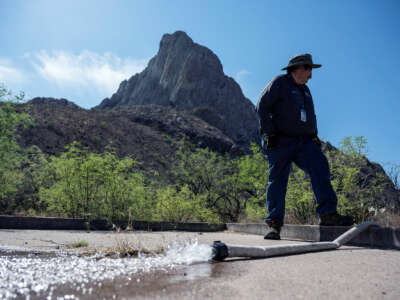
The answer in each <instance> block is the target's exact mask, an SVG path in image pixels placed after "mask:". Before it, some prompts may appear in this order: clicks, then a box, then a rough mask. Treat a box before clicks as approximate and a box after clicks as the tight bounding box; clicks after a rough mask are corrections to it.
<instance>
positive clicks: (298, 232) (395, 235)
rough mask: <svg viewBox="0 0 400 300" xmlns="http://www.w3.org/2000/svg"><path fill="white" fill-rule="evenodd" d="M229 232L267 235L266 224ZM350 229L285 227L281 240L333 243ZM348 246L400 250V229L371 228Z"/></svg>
mask: <svg viewBox="0 0 400 300" xmlns="http://www.w3.org/2000/svg"><path fill="white" fill-rule="evenodd" d="M226 226H227V228H228V230H230V231H234V232H245V233H251V234H258V235H265V234H266V232H267V227H266V225H265V224H237V223H228V224H226ZM349 228H350V227H343V226H317V225H285V226H283V227H282V231H281V238H282V239H287V240H303V241H310V242H320V241H321V242H322V241H333V240H334V239H336V238H337V237H338V236H339V235H341V234H342V233H344V232H345V231H347V230H348V229H349ZM346 245H354V246H369V247H378V248H389V249H400V228H397V229H394V228H382V227H370V228H369V229H368V230H366V231H364V232H362V233H361V234H360V235H359V236H357V237H356V238H354V239H353V240H352V241H350V242H349V243H347V244H346Z"/></svg>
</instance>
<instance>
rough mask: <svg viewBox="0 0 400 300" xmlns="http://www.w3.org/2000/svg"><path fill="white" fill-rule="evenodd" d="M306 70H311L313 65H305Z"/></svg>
mask: <svg viewBox="0 0 400 300" xmlns="http://www.w3.org/2000/svg"><path fill="white" fill-rule="evenodd" d="M303 68H304V70H306V71H307V70H311V69H312V67H311V66H310V65H303Z"/></svg>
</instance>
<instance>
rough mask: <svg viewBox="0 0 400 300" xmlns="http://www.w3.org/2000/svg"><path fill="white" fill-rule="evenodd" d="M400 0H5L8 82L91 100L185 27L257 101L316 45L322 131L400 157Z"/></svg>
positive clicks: (386, 159)
mask: <svg viewBox="0 0 400 300" xmlns="http://www.w3.org/2000/svg"><path fill="white" fill-rule="evenodd" d="M399 15H400V1H397V0H393V1H389V0H386V1H368V0H364V1H349V0H347V1H312V0H308V1H306V0H303V1H295V0H294V1H277V0H276V1H272V0H270V1H268V0H261V1H256V0H253V1H237V0H228V1H223V0H214V1H205V0H202V1H194V0H193V1H190V0H186V1H181V0H179V1H178V0H170V1H167V0H159V1H155V0H146V1H133V0H132V1H118V0H115V1H101V0H96V1H94V0H91V1H89V0H85V1H76V0H68V1H61V0H60V1H56V0H52V1H48V0H35V1H34V0H1V1H0V22H1V23H0V38H1V47H0V82H2V83H4V84H5V85H6V86H7V87H8V88H10V89H11V90H12V91H13V92H18V91H20V90H21V91H24V92H25V93H26V99H31V98H33V97H36V96H46V97H56V98H67V99H69V100H71V101H74V102H75V103H77V104H78V105H80V106H82V107H85V108H90V107H93V106H95V105H97V104H99V103H100V102H101V100H102V99H104V98H105V97H109V96H111V95H112V93H113V92H115V91H116V89H117V88H118V85H119V83H120V82H121V81H122V80H123V79H125V78H129V77H130V76H132V75H133V74H135V73H136V72H140V71H141V70H143V69H144V68H145V66H146V64H147V62H148V60H149V59H150V58H151V57H153V56H154V55H155V54H156V53H157V50H158V45H159V41H160V39H161V37H162V35H163V34H164V33H173V32H175V31H176V30H183V31H185V32H187V34H188V35H189V36H190V37H191V38H192V39H193V40H194V41H195V42H197V43H199V44H202V45H204V46H206V47H208V48H210V49H211V50H212V51H213V52H214V53H216V54H217V55H218V57H219V58H220V60H221V62H222V64H223V67H224V71H225V73H226V74H227V75H228V76H231V77H233V78H235V79H236V80H237V81H238V83H239V84H240V85H241V87H242V90H243V92H244V94H245V95H246V96H247V97H248V98H249V99H250V100H251V101H252V102H253V103H256V101H257V98H258V96H259V94H260V92H261V91H262V89H263V88H264V86H265V85H266V84H267V83H268V81H269V80H270V79H271V78H272V77H274V76H275V75H278V74H280V73H282V71H280V69H281V68H282V67H284V66H285V65H286V64H287V63H288V61H289V59H290V57H292V56H294V55H295V54H298V53H304V52H308V53H311V54H312V55H313V58H314V61H315V62H316V63H321V64H322V65H323V66H322V68H321V69H317V70H314V72H313V79H312V80H311V81H310V82H309V84H308V85H309V87H310V89H311V92H312V94H313V98H314V102H315V107H316V112H317V118H318V126H319V133H320V136H321V137H322V138H323V139H324V140H328V141H330V142H331V143H332V144H333V145H335V146H338V144H339V141H340V140H341V139H343V138H344V137H346V136H354V137H355V136H364V137H365V138H366V139H367V141H368V146H369V153H368V158H369V159H371V160H372V161H376V162H379V163H380V164H383V165H384V166H386V164H390V163H395V164H400V154H399V150H400V133H399V130H398V127H399V124H400V116H399V113H400V97H399V93H400V91H399V89H400V76H399V70H400V59H399V55H400V38H399V28H400V17H399Z"/></svg>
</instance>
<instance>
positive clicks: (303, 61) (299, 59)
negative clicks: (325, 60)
mask: <svg viewBox="0 0 400 300" xmlns="http://www.w3.org/2000/svg"><path fill="white" fill-rule="evenodd" d="M301 65H309V66H311V68H313V69H316V68H321V67H322V65H319V64H314V63H313V60H312V56H311V54H308V53H306V54H299V55H296V56H295V57H293V58H291V59H290V61H289V64H288V65H287V66H286V67H284V68H283V69H282V70H287V69H288V68H290V67H295V66H301Z"/></svg>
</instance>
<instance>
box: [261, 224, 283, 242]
mask: <svg viewBox="0 0 400 300" xmlns="http://www.w3.org/2000/svg"><path fill="white" fill-rule="evenodd" d="M267 225H268V228H267V230H268V231H267V234H266V235H265V236H264V239H265V240H280V239H281V236H280V233H281V225H280V224H279V222H278V221H276V220H272V221H269V222H267Z"/></svg>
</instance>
